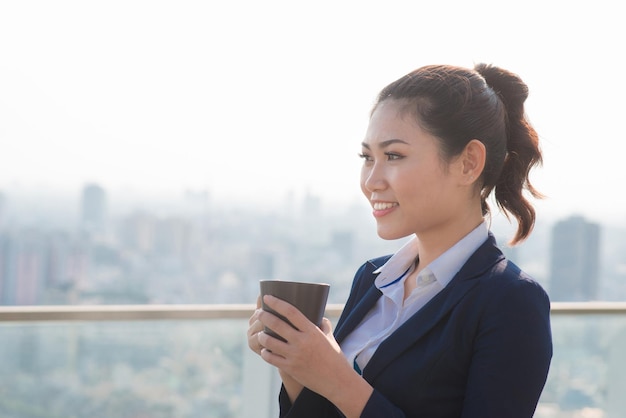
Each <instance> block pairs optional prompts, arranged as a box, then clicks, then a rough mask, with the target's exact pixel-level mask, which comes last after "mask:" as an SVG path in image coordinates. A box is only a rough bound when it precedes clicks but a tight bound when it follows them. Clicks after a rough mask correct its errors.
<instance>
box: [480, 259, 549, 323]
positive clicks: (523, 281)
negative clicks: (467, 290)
mask: <svg viewBox="0 0 626 418" xmlns="http://www.w3.org/2000/svg"><path fill="white" fill-rule="evenodd" d="M477 290H478V291H479V293H480V294H481V295H482V297H483V298H484V299H485V300H484V302H485V307H486V308H488V307H491V308H494V309H498V310H500V309H504V310H507V309H519V310H527V309H528V308H531V309H532V308H533V307H534V309H537V310H539V311H542V312H543V313H544V314H547V313H549V310H550V299H549V297H548V294H547V292H546V291H545V289H544V288H543V287H542V286H541V284H539V283H538V282H537V281H536V280H535V279H534V278H533V277H531V276H530V275H528V274H527V273H526V272H524V271H523V270H522V269H521V268H520V267H519V266H517V265H516V264H515V263H513V262H512V261H511V260H508V259H507V258H504V257H502V258H501V259H500V260H499V261H498V262H497V263H495V264H494V265H493V266H492V268H491V269H489V270H488V271H486V272H485V274H483V275H482V276H481V277H480V278H479V279H478V286H477Z"/></svg>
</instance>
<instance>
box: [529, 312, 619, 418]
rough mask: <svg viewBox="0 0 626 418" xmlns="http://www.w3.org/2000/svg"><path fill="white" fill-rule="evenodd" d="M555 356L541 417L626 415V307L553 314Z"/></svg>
mask: <svg viewBox="0 0 626 418" xmlns="http://www.w3.org/2000/svg"><path fill="white" fill-rule="evenodd" d="M552 331H553V343H554V357H553V359H552V364H551V368H550V373H549V377H548V382H547V385H546V388H545V390H544V392H543V394H542V397H541V403H540V405H539V407H538V409H537V413H536V414H535V417H536V418H623V417H626V361H625V358H626V357H625V356H626V312H625V313H622V314H606V315H602V314H563V315H553V316H552Z"/></svg>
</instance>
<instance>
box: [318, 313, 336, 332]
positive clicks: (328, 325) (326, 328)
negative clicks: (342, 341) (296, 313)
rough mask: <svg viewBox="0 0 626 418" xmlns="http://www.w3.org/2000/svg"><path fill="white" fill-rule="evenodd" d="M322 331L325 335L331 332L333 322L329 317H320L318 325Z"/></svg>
mask: <svg viewBox="0 0 626 418" xmlns="http://www.w3.org/2000/svg"><path fill="white" fill-rule="evenodd" d="M320 329H321V330H322V332H323V333H324V334H326V335H329V334H332V333H333V324H332V322H330V319H328V318H326V317H324V318H322V325H321V326H320Z"/></svg>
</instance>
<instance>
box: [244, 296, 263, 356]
mask: <svg viewBox="0 0 626 418" xmlns="http://www.w3.org/2000/svg"><path fill="white" fill-rule="evenodd" d="M260 312H261V296H259V297H258V298H257V300H256V310H255V311H254V313H253V314H252V316H251V317H250V319H249V320H248V332H247V335H248V347H250V349H251V350H252V351H254V352H255V353H257V354H258V355H261V350H262V349H263V346H262V345H261V343H259V338H258V334H259V332H261V331H263V324H262V323H261V321H259V313H260Z"/></svg>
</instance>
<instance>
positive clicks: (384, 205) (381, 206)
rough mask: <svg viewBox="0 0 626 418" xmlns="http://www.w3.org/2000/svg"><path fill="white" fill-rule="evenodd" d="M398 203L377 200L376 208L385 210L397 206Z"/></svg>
mask: <svg viewBox="0 0 626 418" xmlns="http://www.w3.org/2000/svg"><path fill="white" fill-rule="evenodd" d="M396 205H397V203H387V202H384V203H383V202H375V203H374V210H385V209H389V208H392V207H394V206H396Z"/></svg>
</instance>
